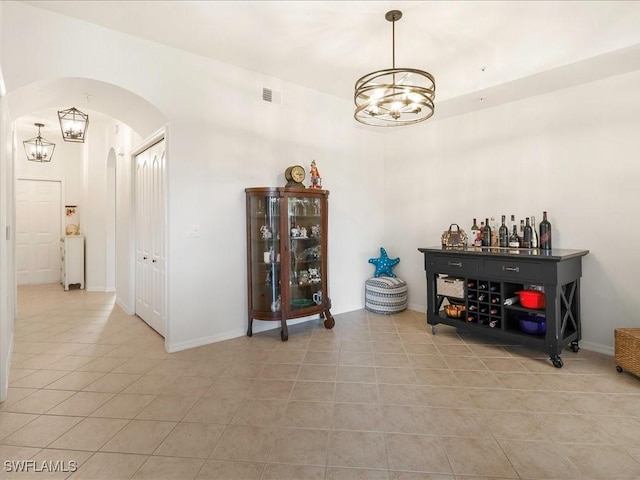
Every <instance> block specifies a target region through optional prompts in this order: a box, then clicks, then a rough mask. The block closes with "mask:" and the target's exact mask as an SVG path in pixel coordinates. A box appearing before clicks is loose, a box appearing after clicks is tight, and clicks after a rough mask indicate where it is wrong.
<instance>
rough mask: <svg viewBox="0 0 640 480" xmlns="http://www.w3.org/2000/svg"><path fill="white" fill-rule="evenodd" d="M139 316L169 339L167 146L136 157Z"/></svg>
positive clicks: (156, 147) (163, 143)
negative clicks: (166, 298) (166, 214)
mask: <svg viewBox="0 0 640 480" xmlns="http://www.w3.org/2000/svg"><path fill="white" fill-rule="evenodd" d="M135 169H136V174H135V181H136V185H135V190H136V196H135V199H136V205H135V208H136V314H137V315H138V316H139V317H140V318H142V319H143V320H144V321H145V322H147V323H148V324H149V325H150V326H151V327H152V328H153V329H154V330H156V331H157V332H158V333H159V334H160V335H162V336H164V335H165V321H166V313H165V281H166V280H165V278H166V276H165V268H166V249H165V187H164V172H165V142H164V140H161V141H160V142H158V143H156V144H154V145H152V146H151V147H149V148H148V149H146V150H144V151H143V152H141V153H139V154H138V155H136V161H135Z"/></svg>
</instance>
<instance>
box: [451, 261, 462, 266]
mask: <svg viewBox="0 0 640 480" xmlns="http://www.w3.org/2000/svg"><path fill="white" fill-rule="evenodd" d="M449 266H450V267H462V262H449Z"/></svg>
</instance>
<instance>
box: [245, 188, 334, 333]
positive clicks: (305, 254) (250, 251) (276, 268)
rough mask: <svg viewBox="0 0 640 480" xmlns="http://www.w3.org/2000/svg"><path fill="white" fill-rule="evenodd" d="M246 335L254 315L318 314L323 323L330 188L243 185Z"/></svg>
mask: <svg viewBox="0 0 640 480" xmlns="http://www.w3.org/2000/svg"><path fill="white" fill-rule="evenodd" d="M245 192H246V197H247V287H248V317H249V325H248V329H247V335H248V336H251V335H252V334H253V320H275V321H280V322H281V325H282V330H281V332H280V337H281V338H282V341H286V340H288V338H289V335H288V332H287V320H288V319H294V318H300V317H306V316H311V315H316V314H319V315H320V317H321V318H323V319H324V326H325V327H326V328H333V326H334V325H335V321H334V319H333V316H332V315H331V312H330V311H329V309H330V308H331V300H330V299H329V288H328V275H327V224H328V220H327V215H328V202H327V199H328V197H329V192H328V191H327V190H316V189H305V188H247V189H245Z"/></svg>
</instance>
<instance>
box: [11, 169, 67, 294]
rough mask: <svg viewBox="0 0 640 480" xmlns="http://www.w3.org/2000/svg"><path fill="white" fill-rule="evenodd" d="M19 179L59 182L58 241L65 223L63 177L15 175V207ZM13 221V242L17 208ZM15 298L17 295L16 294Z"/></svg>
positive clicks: (15, 233) (62, 233) (63, 230)
mask: <svg viewBox="0 0 640 480" xmlns="http://www.w3.org/2000/svg"><path fill="white" fill-rule="evenodd" d="M21 180H25V181H30V182H56V183H59V184H60V198H59V200H60V204H59V206H60V211H59V214H60V218H59V225H58V227H59V230H58V232H59V235H58V243H60V237H61V236H62V235H64V232H65V225H64V213H63V211H64V208H63V207H64V203H65V202H64V199H65V198H66V197H65V191H64V180H63V179H61V178H42V177H31V176H30V177H17V178H16V183H15V194H16V198H15V202H16V207H17V204H18V197H17V193H18V184H19V182H20V181H21ZM14 222H15V223H14V233H13V236H14V242H15V238H16V235H17V232H16V231H15V225H17V222H18V212H17V209H16V216H15V219H14ZM16 247H17V245H16ZM58 256H60V254H59V253H58ZM60 275H61V276H60V281H62V272H61V274H60ZM16 286H18V271H17V266H16ZM16 300H17V296H16Z"/></svg>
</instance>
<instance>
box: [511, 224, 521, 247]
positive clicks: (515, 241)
mask: <svg viewBox="0 0 640 480" xmlns="http://www.w3.org/2000/svg"><path fill="white" fill-rule="evenodd" d="M509 248H520V237H519V236H518V226H517V225H516V224H514V225H513V233H512V234H511V236H510V237H509Z"/></svg>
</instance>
